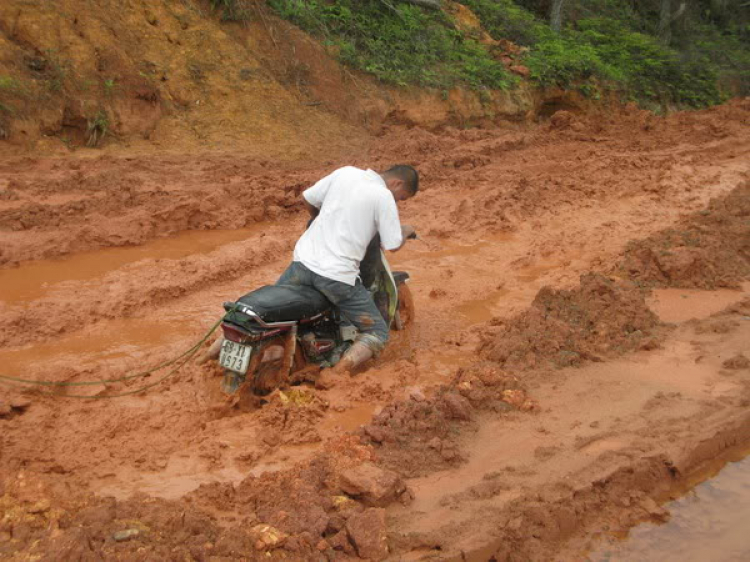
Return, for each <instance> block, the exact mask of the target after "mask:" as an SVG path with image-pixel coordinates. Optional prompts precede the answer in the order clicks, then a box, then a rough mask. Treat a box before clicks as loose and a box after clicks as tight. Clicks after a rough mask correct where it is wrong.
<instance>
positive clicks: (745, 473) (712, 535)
mask: <svg viewBox="0 0 750 562" xmlns="http://www.w3.org/2000/svg"><path fill="white" fill-rule="evenodd" d="M744 453H747V451H744ZM734 460H735V462H730V463H729V464H727V465H726V466H725V467H724V468H723V469H722V470H721V472H719V473H718V475H716V476H714V477H713V478H711V479H710V480H706V481H705V482H703V483H701V484H698V485H697V486H695V487H694V488H693V489H692V490H690V491H689V492H688V493H687V494H686V495H684V496H683V497H681V498H679V499H677V500H674V501H671V502H669V503H667V504H665V506H664V507H666V508H667V509H668V510H669V512H670V514H671V517H670V519H669V521H668V522H666V523H664V524H662V525H655V524H652V523H643V524H641V525H639V526H637V527H635V528H634V529H632V530H631V531H630V533H629V535H628V537H627V539H626V540H624V541H623V542H618V543H613V544H608V545H606V546H602V547H600V548H599V549H597V550H596V551H594V552H592V553H590V554H589V558H588V560H589V561H590V562H631V561H632V562H636V561H637V562H640V561H643V560H659V561H662V560H663V561H679V562H705V561H707V560H710V561H712V562H734V561H737V562H739V561H741V560H750V535H749V534H748V522H750V457H749V456H746V457H745V458H744V459H741V460H739V459H737V458H735V459H734ZM704 476H705V475H704Z"/></svg>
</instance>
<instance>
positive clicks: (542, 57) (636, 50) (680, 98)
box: [464, 0, 750, 107]
mask: <svg viewBox="0 0 750 562" xmlns="http://www.w3.org/2000/svg"><path fill="white" fill-rule="evenodd" d="M527 3H532V2H527ZM464 4H466V5H467V6H468V7H470V8H471V9H473V10H474V11H475V13H476V14H477V15H478V16H479V17H480V19H481V20H482V22H483V25H484V26H485V27H486V28H487V30H488V32H489V33H490V34H491V35H492V36H493V37H494V38H497V39H501V38H509V39H511V40H513V41H515V42H517V43H518V44H520V45H523V46H527V47H529V49H530V51H529V54H528V56H527V57H526V61H525V62H526V64H527V65H528V67H529V69H530V70H531V75H532V78H534V79H535V80H536V81H538V82H539V83H540V84H541V85H543V86H553V85H554V86H561V87H566V88H567V87H571V86H574V85H578V86H579V87H581V84H582V83H583V87H582V88H581V89H582V90H583V91H587V90H588V89H589V88H590V85H589V84H590V83H592V82H596V83H597V84H601V85H603V86H604V87H606V88H608V89H612V90H619V91H622V92H624V93H625V94H626V96H628V97H630V98H632V99H636V100H640V101H647V100H653V101H672V102H675V103H679V104H686V105H690V106H694V107H700V106H705V105H710V104H713V103H718V102H720V101H721V100H722V94H721V92H720V90H719V82H718V78H719V73H720V70H721V69H720V67H718V66H717V65H716V64H714V63H713V62H712V61H711V60H710V58H709V56H708V55H707V54H705V53H704V52H703V51H705V50H704V49H695V50H693V52H691V53H689V54H688V53H685V52H680V51H678V50H677V49H675V48H672V47H670V46H667V45H665V44H663V43H661V42H660V41H659V40H658V39H657V38H656V37H655V36H653V35H649V34H647V33H645V32H643V31H639V30H637V28H641V27H643V22H642V21H641V20H640V19H639V18H638V17H637V14H635V13H634V12H633V11H632V10H630V9H629V8H628V6H629V5H630V4H629V3H627V2H624V1H617V0H609V1H603V2H599V1H597V2H596V3H595V2H593V0H581V1H580V3H577V4H576V3H574V4H576V6H578V7H579V15H581V16H585V17H580V18H579V19H577V20H574V21H571V22H570V23H569V25H567V26H566V27H565V28H564V29H563V30H562V32H561V33H559V34H558V33H555V32H553V31H552V29H550V27H549V26H548V25H547V24H546V23H545V22H544V21H543V20H541V19H540V18H538V17H537V16H535V14H533V13H532V12H530V11H527V10H525V9H524V8H521V7H519V6H518V5H517V4H516V3H515V2H512V1H511V0H499V1H498V0H465V1H464ZM595 14H600V15H598V16H597V15H595ZM748 68H750V67H748ZM586 83H589V84H586Z"/></svg>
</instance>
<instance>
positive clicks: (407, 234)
mask: <svg viewBox="0 0 750 562" xmlns="http://www.w3.org/2000/svg"><path fill="white" fill-rule="evenodd" d="M416 237H417V231H416V230H414V227H413V226H411V225H409V224H402V225H401V245H400V246H399V247H398V248H396V249H394V250H391V251H392V252H398V251H399V250H400V249H401V248H403V247H404V244H406V241H407V240H409V239H410V238H416Z"/></svg>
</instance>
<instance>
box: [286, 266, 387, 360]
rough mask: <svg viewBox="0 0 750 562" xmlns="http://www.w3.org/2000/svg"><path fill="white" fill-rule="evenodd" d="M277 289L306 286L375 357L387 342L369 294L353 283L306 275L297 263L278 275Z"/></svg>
mask: <svg viewBox="0 0 750 562" xmlns="http://www.w3.org/2000/svg"><path fill="white" fill-rule="evenodd" d="M276 284H277V285H307V286H308V287H313V288H314V289H317V290H318V291H320V292H321V293H323V295H325V297H326V298H327V299H328V300H329V301H331V303H333V305H334V306H335V307H336V308H338V309H339V312H340V313H341V314H342V316H344V317H345V318H346V319H347V320H348V321H349V322H351V323H352V324H354V325H355V326H356V327H357V330H359V336H358V337H357V340H359V341H361V342H362V343H365V344H367V345H368V346H369V347H370V348H371V349H372V350H373V351H374V352H375V353H377V352H379V351H381V350H382V349H383V348H384V347H385V344H386V343H387V342H388V326H387V325H386V323H385V320H383V316H382V315H381V314H380V311H379V310H378V307H377V306H375V301H373V300H372V296H371V295H370V292H369V291H368V290H367V289H365V287H364V285H362V282H361V281H360V280H359V279H357V283H356V285H354V286H352V285H347V284H346V283H342V282H341V281H334V280H333V279H328V278H327V277H323V276H322V275H318V274H317V273H315V272H313V271H310V270H309V269H307V268H306V267H305V266H304V265H302V263H300V262H298V261H294V262H292V264H291V265H290V266H289V267H288V268H287V269H286V271H285V272H284V273H282V274H281V277H279V280H278V281H276Z"/></svg>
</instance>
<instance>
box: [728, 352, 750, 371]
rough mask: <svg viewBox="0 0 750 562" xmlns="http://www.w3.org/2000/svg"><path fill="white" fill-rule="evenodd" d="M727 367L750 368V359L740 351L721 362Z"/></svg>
mask: <svg viewBox="0 0 750 562" xmlns="http://www.w3.org/2000/svg"><path fill="white" fill-rule="evenodd" d="M721 366H722V367H724V368H725V369H732V370H739V369H750V359H748V358H747V357H746V356H745V355H744V354H742V353H738V354H737V355H735V356H733V357H730V358H729V359H727V360H726V361H724V362H723V363H722V364H721Z"/></svg>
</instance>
